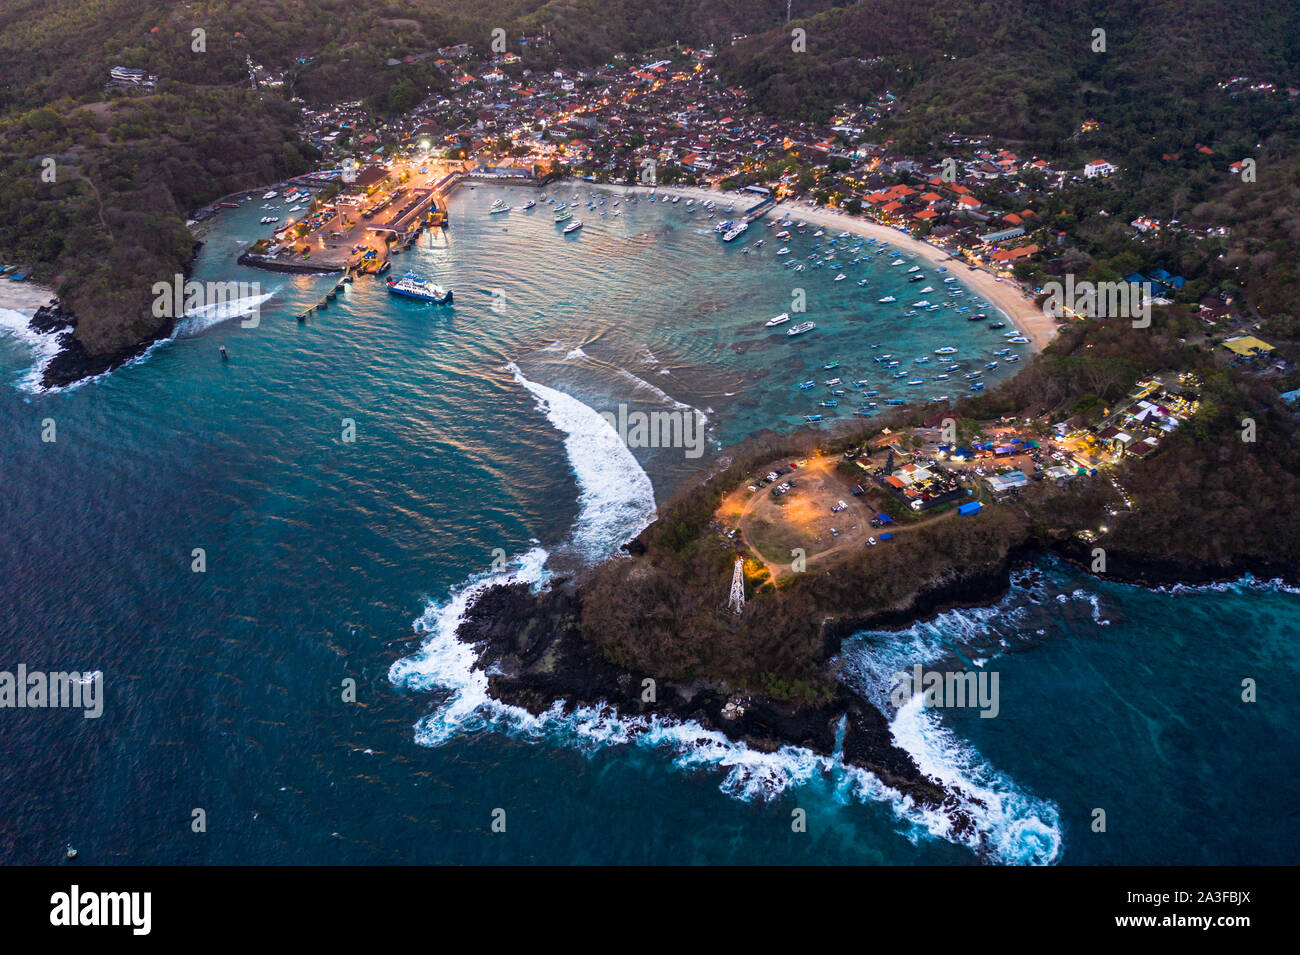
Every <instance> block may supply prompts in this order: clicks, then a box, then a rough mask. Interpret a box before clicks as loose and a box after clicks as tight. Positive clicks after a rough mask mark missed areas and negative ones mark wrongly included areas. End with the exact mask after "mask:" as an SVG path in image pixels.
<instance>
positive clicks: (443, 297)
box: [387, 272, 452, 305]
mask: <svg viewBox="0 0 1300 955" xmlns="http://www.w3.org/2000/svg"><path fill="white" fill-rule="evenodd" d="M387 285H388V291H389V292H391V293H392V294H394V295H403V296H405V297H407V298H416V299H419V300H420V301H422V302H434V303H436V304H438V305H450V304H451V298H452V296H451V289H448V288H443V287H442V286H440V285H434V284H433V283H432V282H426V281H425V280H424V279H422V278H420V277H419V276H418V275H416V274H415V273H414V272H407V273H406V274H405V275H403V276H402V277H401V278H400V279H389V280H388V282H387Z"/></svg>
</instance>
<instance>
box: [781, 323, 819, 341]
mask: <svg viewBox="0 0 1300 955" xmlns="http://www.w3.org/2000/svg"><path fill="white" fill-rule="evenodd" d="M816 327H817V323H816V322H800V323H799V324H798V325H796V326H795V327H794V328H792V329H790V330H789V331H788V332H786V335H788V336H789V337H791V338H793V337H794V336H795V335H802V334H803V333H804V332H810V331H812V330H813V329H814V328H816Z"/></svg>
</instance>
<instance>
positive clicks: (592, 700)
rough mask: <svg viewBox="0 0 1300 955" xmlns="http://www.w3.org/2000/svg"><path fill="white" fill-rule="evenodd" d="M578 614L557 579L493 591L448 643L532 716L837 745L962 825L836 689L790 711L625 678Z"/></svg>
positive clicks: (941, 794) (724, 692)
mask: <svg viewBox="0 0 1300 955" xmlns="http://www.w3.org/2000/svg"><path fill="white" fill-rule="evenodd" d="M581 613H582V599H581V594H580V592H579V591H578V590H576V589H575V588H574V587H573V586H572V585H571V584H570V583H569V582H567V581H561V582H556V583H554V584H553V585H552V586H551V587H550V589H548V590H545V591H542V592H540V593H533V592H532V591H531V590H530V588H529V587H528V586H527V585H525V584H508V585H499V586H495V587H491V588H489V589H488V590H486V591H484V592H483V593H482V594H481V595H480V596H479V598H478V599H477V600H476V601H475V603H474V604H473V605H472V606H471V607H469V608H468V610H467V611H466V613H465V616H464V619H463V622H462V624H461V626H460V629H459V630H458V632H457V639H459V640H461V641H462V642H465V643H469V644H473V645H474V646H475V647H476V649H477V651H478V654H479V655H478V661H477V663H476V664H475V666H476V667H477V668H478V669H481V670H483V671H484V672H486V673H487V674H488V689H489V692H490V694H491V695H492V696H493V697H494V698H495V699H497V700H500V701H501V702H503V703H507V704H510V705H514V706H520V707H522V708H524V709H526V710H528V711H529V712H531V713H534V714H540V713H542V712H544V711H546V710H548V709H550V708H551V707H552V706H553V705H554V703H555V702H556V701H557V700H558V701H561V703H562V707H563V709H564V711H565V712H571V711H572V710H573V709H574V708H575V707H578V706H588V707H598V708H599V707H607V706H612V707H614V708H615V709H616V710H617V711H618V712H619V713H621V714H623V715H626V716H650V715H653V716H657V717H659V718H663V719H671V720H676V721H679V722H688V721H689V722H694V723H697V724H699V725H700V726H702V727H704V728H705V729H706V730H713V731H717V732H720V733H723V734H724V735H726V736H727V737H728V738H730V739H732V740H735V741H738V742H742V743H744V744H745V745H746V746H748V747H750V748H751V749H753V750H756V751H759V752H766V753H770V752H775V751H776V750H778V749H780V748H781V747H783V746H787V745H790V746H799V747H803V748H805V749H808V750H810V751H812V752H814V753H818V754H820V755H823V756H830V755H832V754H833V753H835V751H836V748H837V745H842V754H843V759H844V761H845V762H846V763H849V764H852V765H855V766H860V767H863V768H865V769H867V770H869V771H870V772H872V773H873V774H874V775H875V776H876V777H877V778H878V779H880V780H881V781H882V782H883V783H884V784H885V785H887V786H889V787H891V788H892V789H894V790H896V791H898V792H900V793H902V794H903V795H904V796H907V797H910V798H911V799H913V800H914V801H915V802H917V803H918V804H923V805H928V806H932V807H936V808H939V807H945V806H946V807H948V809H947V811H948V813H949V815H950V817H951V818H952V821H953V825H954V828H955V829H956V830H957V831H965V830H966V829H968V828H969V827H970V826H971V821H970V819H969V818H967V817H966V816H965V814H964V812H963V811H962V810H960V809H959V808H957V807H958V805H959V800H957V799H955V798H954V794H952V793H949V792H947V791H946V790H945V789H944V788H943V787H942V786H940V785H939V784H938V783H937V782H935V781H934V780H932V779H930V778H928V777H926V776H925V775H924V774H922V773H921V771H920V770H919V769H918V768H917V766H916V764H915V762H914V761H913V760H912V758H911V756H909V755H908V754H907V753H906V752H905V751H903V750H902V749H900V748H899V747H898V746H897V745H896V744H895V743H894V740H893V737H892V734H891V733H890V729H889V723H888V721H887V720H886V718H885V716H884V714H882V713H881V712H880V711H879V710H877V709H876V708H875V707H874V706H872V705H871V704H870V703H869V702H867V701H866V700H865V699H863V698H862V697H860V696H858V695H857V694H856V693H855V692H853V691H852V690H851V689H850V688H849V687H847V686H845V685H844V684H837V685H836V687H835V689H834V691H833V692H832V694H831V695H830V697H829V698H828V699H826V700H824V701H821V702H818V703H807V704H801V705H795V704H791V703H786V702H783V701H777V700H768V699H764V698H762V697H761V696H757V695H753V694H737V693H736V692H735V690H734V688H732V687H730V686H728V685H727V684H726V683H725V682H723V681H721V680H713V679H696V680H689V681H674V680H667V679H659V678H656V677H655V676H653V675H651V674H644V673H635V672H631V671H628V670H624V669H622V668H621V667H618V666H616V665H614V664H613V663H611V662H609V661H608V660H606V659H605V658H604V657H603V655H602V654H601V652H600V650H599V649H598V648H597V647H595V646H593V645H592V644H590V643H588V642H587V641H585V640H584V639H583V638H582V629H581ZM841 736H842V743H840V742H838V741H840V740H841Z"/></svg>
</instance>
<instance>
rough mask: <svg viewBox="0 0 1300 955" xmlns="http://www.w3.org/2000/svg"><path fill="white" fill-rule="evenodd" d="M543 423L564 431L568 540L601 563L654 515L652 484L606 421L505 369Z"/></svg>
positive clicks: (566, 397)
mask: <svg viewBox="0 0 1300 955" xmlns="http://www.w3.org/2000/svg"><path fill="white" fill-rule="evenodd" d="M507 367H508V368H509V369H510V371H511V372H512V373H513V374H514V376H515V381H517V382H519V384H521V385H523V386H524V387H525V388H526V389H527V390H528V391H529V392H530V393H531V394H532V395H533V397H534V398H536V399H537V403H538V408H539V409H540V410H541V411H543V412H544V413H545V415H546V417H547V420H549V421H550V422H551V424H553V425H554V426H555V427H556V428H558V429H559V430H560V431H562V432H564V435H565V438H564V449H565V452H566V453H567V454H568V458H569V467H570V468H571V469H572V471H573V475H574V477H575V478H576V479H577V482H578V492H579V493H578V519H577V521H576V522H575V523H574V526H573V531H572V535H571V540H572V543H573V544H574V546H575V547H576V548H577V550H578V551H579V552H580V553H581V554H582V556H584V557H586V558H587V559H590V560H601V559H603V558H605V557H607V556H609V555H610V554H612V553H614V552H616V551H617V550H618V548H620V547H622V546H623V544H625V543H626V542H627V541H629V540H631V539H632V538H633V537H635V536H636V535H637V534H639V533H641V531H643V530H644V529H645V528H646V526H647V525H649V524H650V522H651V521H653V520H654V519H655V517H656V514H657V511H656V508H655V493H654V486H653V485H652V484H651V483H650V477H649V475H647V474H646V473H645V471H644V470H642V468H641V465H640V464H638V463H637V460H636V458H635V457H633V456H632V452H631V451H629V450H628V448H627V446H626V445H625V444H624V443H623V442H622V441H621V440H620V439H619V436H618V432H616V431H615V430H614V429H613V428H612V427H610V425H609V422H608V421H606V420H605V419H604V418H602V417H601V416H600V415H599V414H597V413H596V412H595V411H594V410H593V409H591V408H589V407H587V406H586V405H585V404H583V403H582V402H581V401H579V400H578V399H576V398H573V397H571V396H570V395H566V394H565V393H564V392H562V391H556V390H555V389H554V388H548V387H546V386H545V385H539V384H538V383H537V382H535V381H529V380H528V379H527V378H525V377H524V375H523V372H521V371H520V370H519V367H518V366H517V365H515V364H514V363H513V362H511V363H510V364H509V365H508V366H507Z"/></svg>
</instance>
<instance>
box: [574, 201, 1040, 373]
mask: <svg viewBox="0 0 1300 955" xmlns="http://www.w3.org/2000/svg"><path fill="white" fill-rule="evenodd" d="M570 183H571V184H573V185H575V186H597V187H598V188H602V189H610V188H613V189H621V190H622V191H623V192H625V193H626V194H628V195H649V194H650V192H651V191H652V189H651V187H650V186H639V185H630V186H628V185H625V186H619V185H617V184H597V183H589V182H583V181H581V180H568V181H566V185H568V184H570ZM653 191H654V192H655V193H656V194H661V195H671V196H681V197H682V198H684V199H695V200H697V201H698V200H712V201H713V202H727V203H730V202H733V201H734V202H735V203H736V205H737V207H738V208H739V207H740V206H741V205H742V204H744V203H746V201H747V200H749V204H750V205H755V204H757V203H758V202H759V201H760V199H759V197H758V196H753V197H746V196H744V195H741V194H740V193H735V192H723V191H722V190H720V189H711V188H707V187H704V186H657V187H654V189H653ZM775 208H776V209H777V210H778V211H779V212H781V214H782V215H784V216H785V217H786V218H792V219H795V220H796V221H803V222H807V223H808V224H809V225H817V226H819V227H821V228H824V229H837V230H839V231H841V232H850V233H852V234H854V235H859V236H863V237H867V238H873V239H876V240H877V241H879V242H888V243H889V244H890V245H892V246H894V247H895V248H897V249H898V250H899V251H902V252H907V253H915V254H916V255H917V256H919V257H920V258H922V259H924V260H925V261H926V262H927V263H928V264H930V265H931V266H932V267H935V268H939V267H947V268H948V270H949V272H951V273H952V274H953V275H955V276H956V277H957V279H958V280H959V281H960V282H961V283H962V284H963V285H965V286H967V287H968V288H970V289H971V290H972V291H974V292H976V293H977V294H979V295H980V296H981V297H982V298H983V299H984V300H985V301H987V302H989V303H990V304H991V305H993V306H994V307H996V308H997V309H998V311H1000V312H1002V313H1003V314H1004V315H1005V316H1006V317H1007V320H1008V321H1010V322H1011V323H1012V324H1013V325H1015V327H1016V328H1018V329H1019V330H1020V331H1021V333H1022V334H1024V336H1025V337H1026V338H1028V339H1029V341H1030V343H1031V344H1032V345H1033V348H1034V352H1035V353H1037V352H1041V351H1042V350H1043V349H1044V348H1046V347H1047V346H1048V345H1049V344H1050V343H1051V342H1052V339H1054V338H1055V337H1056V336H1057V333H1058V332H1059V327H1058V326H1057V324H1056V320H1055V319H1054V318H1052V317H1051V316H1049V315H1046V314H1044V312H1043V310H1042V309H1041V308H1040V307H1039V306H1038V305H1037V303H1035V301H1034V300H1033V298H1032V297H1031V296H1030V294H1029V292H1028V291H1027V290H1026V289H1024V288H1023V287H1022V286H1021V285H1020V284H1019V283H1018V282H1015V281H1013V280H1008V279H1002V278H999V277H998V276H996V275H994V274H993V273H991V272H989V271H987V270H985V269H982V268H976V267H973V266H971V265H969V264H968V263H967V262H965V261H964V260H962V259H959V258H954V257H953V256H952V255H951V253H949V252H948V251H947V250H946V249H942V248H940V247H938V246H936V245H933V244H932V243H930V242H926V241H924V240H922V239H917V238H915V237H914V236H912V235H910V234H908V233H906V232H902V231H900V230H898V229H895V228H892V227H891V226H885V225H881V224H880V223H878V222H872V221H871V220H870V219H864V218H861V217H859V216H852V215H848V214H847V213H844V212H839V211H838V210H834V209H825V208H821V207H814V206H807V205H803V204H799V203H795V202H786V203H782V204H779V205H778V206H776V207H775ZM958 267H961V268H962V271H961V272H958V271H956V269H957V268H958Z"/></svg>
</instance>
